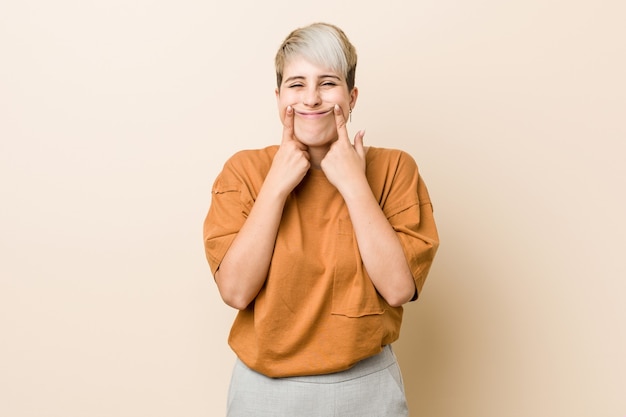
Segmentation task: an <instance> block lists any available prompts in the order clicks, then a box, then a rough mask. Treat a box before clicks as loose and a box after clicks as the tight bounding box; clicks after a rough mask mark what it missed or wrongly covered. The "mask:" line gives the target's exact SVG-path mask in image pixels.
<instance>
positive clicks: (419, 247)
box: [387, 155, 439, 294]
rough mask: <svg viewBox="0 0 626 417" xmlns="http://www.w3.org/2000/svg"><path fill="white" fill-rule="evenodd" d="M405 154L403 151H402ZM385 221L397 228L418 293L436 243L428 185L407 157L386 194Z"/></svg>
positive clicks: (430, 263)
mask: <svg viewBox="0 0 626 417" xmlns="http://www.w3.org/2000/svg"><path fill="white" fill-rule="evenodd" d="M405 156H406V155H405ZM389 200H390V202H389V205H390V206H391V207H393V208H394V210H389V211H387V212H388V213H389V214H388V219H389V222H390V223H391V225H392V227H393V228H394V230H395V231H396V232H397V235H398V238H399V239H400V243H401V244H402V249H403V250H404V254H405V257H406V259H407V262H408V264H409V268H410V270H411V273H412V274H413V279H414V280H415V287H416V288H417V292H418V294H419V293H421V291H422V288H423V286H424V282H425V281H426V277H427V275H428V272H429V270H430V267H431V265H432V262H433V260H434V258H435V254H436V252H437V249H438V247H439V236H438V233H437V227H436V225H435V218H434V215H433V206H432V203H431V200H430V196H429V194H428V189H427V188H426V184H425V183H424V180H423V178H422V177H421V175H420V174H419V171H418V168H417V165H416V164H415V162H414V161H413V159H412V158H410V157H405V158H404V162H402V163H400V164H399V166H398V169H397V171H396V175H395V178H394V185H393V186H392V189H391V192H390V195H389Z"/></svg>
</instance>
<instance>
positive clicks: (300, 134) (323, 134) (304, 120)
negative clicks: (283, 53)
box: [276, 57, 358, 147]
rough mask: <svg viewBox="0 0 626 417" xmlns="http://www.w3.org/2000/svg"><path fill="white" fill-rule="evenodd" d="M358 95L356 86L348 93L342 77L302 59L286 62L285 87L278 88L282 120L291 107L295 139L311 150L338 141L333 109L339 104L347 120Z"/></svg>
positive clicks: (284, 70) (283, 83)
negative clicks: (287, 109) (288, 107)
mask: <svg viewBox="0 0 626 417" xmlns="http://www.w3.org/2000/svg"><path fill="white" fill-rule="evenodd" d="M357 95H358V91H357V89H356V87H355V88H353V89H352V91H351V92H350V91H348V86H347V84H346V80H345V77H344V76H343V75H342V74H338V73H336V72H335V71H333V70H331V69H329V68H325V67H320V66H318V65H315V64H313V63H311V62H309V61H307V60H305V59H304V58H300V57H295V58H292V59H291V60H289V61H288V62H287V63H285V67H284V68H283V81H282V84H281V86H280V89H276V99H277V102H278V113H279V114H280V119H281V121H283V122H284V118H285V110H286V108H287V106H291V107H292V108H293V110H294V131H295V135H296V138H297V139H298V140H299V141H300V142H302V143H303V144H305V145H307V146H309V147H316V146H322V147H324V146H329V145H330V144H331V143H332V142H334V141H335V140H336V139H337V127H336V123H335V115H334V113H333V108H334V106H335V104H338V105H339V106H340V107H341V109H342V110H343V114H344V117H345V118H346V120H347V119H348V115H349V112H350V109H351V108H354V104H355V103H356V98H357Z"/></svg>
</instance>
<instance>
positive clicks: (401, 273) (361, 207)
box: [344, 183, 415, 307]
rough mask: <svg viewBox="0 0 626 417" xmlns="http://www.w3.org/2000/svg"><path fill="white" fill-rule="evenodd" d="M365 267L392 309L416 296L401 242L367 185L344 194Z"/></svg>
mask: <svg viewBox="0 0 626 417" xmlns="http://www.w3.org/2000/svg"><path fill="white" fill-rule="evenodd" d="M344 200H345V201H346V204H347V206H348V211H349V213H350V219H351V221H352V225H353V228H354V232H355V235H356V240H357V244H358V246H359V252H360V253H361V258H362V260H363V265H364V266H365V269H366V270H367V273H368V275H369V276H370V279H371V280H372V283H373V284H374V286H375V287H376V290H377V291H378V292H379V293H380V295H381V296H382V297H383V298H384V299H385V301H387V303H388V304H389V305H391V306H394V307H397V306H400V305H402V304H404V303H406V302H408V301H410V300H411V298H413V296H414V295H415V282H414V281H413V276H412V274H411V270H410V269H409V265H408V263H407V260H406V257H405V255H404V251H403V249H402V245H401V244H400V239H399V238H398V236H397V234H396V232H395V230H394V229H393V227H392V226H391V224H390V223H389V221H388V220H387V217H385V214H384V213H383V211H382V210H381V208H380V206H379V205H378V202H377V201H376V199H375V198H374V196H373V194H372V192H371V189H370V188H369V185H367V183H364V184H362V186H360V187H354V188H352V189H351V191H350V192H348V193H345V194H344Z"/></svg>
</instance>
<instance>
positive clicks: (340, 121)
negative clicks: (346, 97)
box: [334, 104, 350, 142]
mask: <svg viewBox="0 0 626 417" xmlns="http://www.w3.org/2000/svg"><path fill="white" fill-rule="evenodd" d="M334 113H335V124H336V125H337V134H338V135H339V139H341V140H347V141H348V142H350V138H349V137H348V128H347V127H346V118H345V117H344V115H343V110H342V109H341V106H339V104H335V110H334Z"/></svg>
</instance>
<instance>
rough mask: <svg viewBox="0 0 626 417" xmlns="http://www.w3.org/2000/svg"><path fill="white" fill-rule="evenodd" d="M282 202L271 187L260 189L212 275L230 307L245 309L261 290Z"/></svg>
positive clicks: (271, 251) (271, 252)
mask: <svg viewBox="0 0 626 417" xmlns="http://www.w3.org/2000/svg"><path fill="white" fill-rule="evenodd" d="M285 198H286V197H284V196H281V195H280V194H278V193H276V192H273V191H272V189H271V187H265V186H264V187H262V188H261V190H260V191H259V195H258V196H257V199H256V201H255V203H254V205H253V207H252V210H251V211H250V214H249V215H248V218H247V219H246V222H245V223H244V225H243V226H242V228H241V230H240V231H239V233H238V234H237V236H236V237H235V239H234V240H233V243H232V244H231V246H230V248H229V249H228V251H227V252H226V255H225V256H224V259H223V260H222V262H221V264H220V267H219V269H218V270H217V272H216V273H215V281H216V283H217V286H218V288H219V291H220V295H221V296H222V299H223V300H224V302H225V303H226V304H228V305H229V306H231V307H234V308H236V309H239V310H242V309H244V308H246V307H247V306H248V305H249V304H250V303H251V302H252V300H254V298H255V297H256V295H257V294H258V292H259V291H260V289H261V287H262V286H263V284H264V282H265V279H266V277H267V272H268V269H269V265H270V261H271V258H272V254H273V251H274V243H275V241H276V234H277V232H278V226H279V224H280V218H281V215H282V211H283V207H284V204H285Z"/></svg>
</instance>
